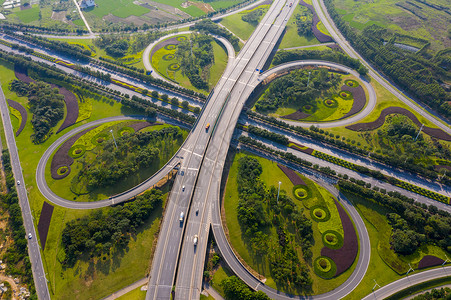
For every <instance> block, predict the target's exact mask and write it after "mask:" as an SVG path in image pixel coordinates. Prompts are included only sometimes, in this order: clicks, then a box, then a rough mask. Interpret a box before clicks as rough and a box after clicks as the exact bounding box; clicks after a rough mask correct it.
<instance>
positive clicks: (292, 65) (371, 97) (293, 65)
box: [253, 60, 377, 127]
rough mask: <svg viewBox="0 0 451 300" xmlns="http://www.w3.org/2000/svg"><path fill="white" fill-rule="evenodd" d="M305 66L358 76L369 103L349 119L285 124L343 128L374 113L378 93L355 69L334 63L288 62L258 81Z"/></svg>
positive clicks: (271, 70) (262, 75) (316, 61)
mask: <svg viewBox="0 0 451 300" xmlns="http://www.w3.org/2000/svg"><path fill="white" fill-rule="evenodd" d="M304 66H325V67H330V68H335V69H339V70H341V71H344V72H346V73H349V74H351V75H354V76H356V77H357V78H359V79H360V82H362V83H363V84H364V85H365V87H366V89H367V91H368V95H367V96H368V101H367V103H366V106H365V108H364V109H363V110H361V111H360V112H359V113H357V114H355V115H354V116H352V117H349V118H347V119H344V120H337V121H331V122H324V123H308V122H302V121H290V120H285V119H283V121H284V122H285V123H288V124H290V125H293V126H302V127H310V126H311V125H315V126H316V127H341V126H345V125H349V124H351V123H354V122H357V121H360V120H362V119H363V118H365V117H366V116H368V115H369V114H370V113H371V112H372V111H373V109H374V107H375V106H376V102H377V98H376V92H375V91H374V89H373V86H372V85H371V84H370V83H369V82H368V81H366V80H365V79H364V78H362V77H360V75H359V73H357V72H356V71H354V70H353V69H351V68H349V67H346V66H343V65H340V64H337V63H332V62H327V61H322V60H302V61H301V60H298V61H293V62H288V63H284V64H281V65H278V66H276V67H274V68H272V69H270V70H268V71H266V72H264V73H263V74H261V76H260V77H259V78H258V79H257V80H258V81H263V80H264V79H265V78H267V77H269V76H270V75H273V74H276V73H279V72H284V71H288V70H294V69H298V68H302V67H304ZM258 83H259V82H255V83H253V84H255V86H257V84H258Z"/></svg>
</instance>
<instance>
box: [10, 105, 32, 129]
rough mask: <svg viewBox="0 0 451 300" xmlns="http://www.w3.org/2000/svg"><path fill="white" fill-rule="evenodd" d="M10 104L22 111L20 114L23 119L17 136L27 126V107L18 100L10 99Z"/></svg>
mask: <svg viewBox="0 0 451 300" xmlns="http://www.w3.org/2000/svg"><path fill="white" fill-rule="evenodd" d="M8 104H9V106H11V107H12V108H14V109H17V110H18V111H19V113H20V116H21V117H22V120H21V121H20V126H19V129H17V131H16V136H19V134H20V133H21V132H22V130H23V129H24V128H25V124H26V123H27V118H28V113H27V110H26V109H25V107H23V106H22V104H20V103H19V102H16V101H14V100H11V99H8Z"/></svg>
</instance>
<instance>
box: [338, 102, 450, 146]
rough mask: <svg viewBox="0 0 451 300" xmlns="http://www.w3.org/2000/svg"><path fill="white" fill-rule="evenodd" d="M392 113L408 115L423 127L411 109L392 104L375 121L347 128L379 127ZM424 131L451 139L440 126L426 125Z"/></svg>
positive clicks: (440, 138)
mask: <svg viewBox="0 0 451 300" xmlns="http://www.w3.org/2000/svg"><path fill="white" fill-rule="evenodd" d="M390 114H401V115H404V116H406V117H408V118H409V119H410V120H412V122H413V123H415V125H417V126H419V127H421V125H422V123H421V122H420V121H419V120H418V118H417V117H416V116H415V115H414V114H413V113H412V112H411V111H410V110H407V109H405V108H403V107H397V106H392V107H387V108H385V109H384V110H382V112H381V114H380V116H379V118H377V120H375V121H373V122H368V123H357V124H353V125H349V126H346V129H349V130H353V131H368V130H374V129H377V128H379V127H381V126H382V125H384V123H385V117H386V116H388V115H390ZM423 132H424V133H426V134H428V135H430V136H432V137H435V138H437V139H439V140H443V141H448V142H449V141H451V135H449V134H448V133H446V132H444V131H443V130H441V129H440V128H431V127H427V126H424V127H423Z"/></svg>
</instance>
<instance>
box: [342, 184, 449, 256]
mask: <svg viewBox="0 0 451 300" xmlns="http://www.w3.org/2000/svg"><path fill="white" fill-rule="evenodd" d="M338 185H339V187H340V189H343V190H346V191H349V192H351V193H354V194H356V195H359V196H360V197H363V198H365V199H367V200H368V201H372V202H375V203H377V204H378V205H381V206H384V207H385V208H388V209H389V210H391V211H392V213H389V214H388V215H387V218H388V220H389V222H390V224H391V225H392V228H393V234H392V237H391V243H392V245H393V249H394V250H395V251H396V252H398V253H400V254H411V253H413V252H415V250H416V249H418V247H419V246H420V245H421V244H422V243H431V244H436V245H438V246H440V247H442V248H443V249H444V250H446V251H448V252H451V214H449V213H448V212H446V211H441V210H438V209H437V207H435V206H433V205H430V206H429V207H427V206H426V205H421V204H419V203H416V202H415V201H414V200H413V199H410V198H408V197H405V196H403V195H401V194H400V193H397V192H389V193H388V195H385V194H382V193H380V192H378V191H375V190H374V189H368V188H366V187H364V186H360V185H358V184H354V183H351V182H349V181H344V180H340V181H339V182H338Z"/></svg>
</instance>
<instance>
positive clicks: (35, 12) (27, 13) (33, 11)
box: [16, 5, 39, 24]
mask: <svg viewBox="0 0 451 300" xmlns="http://www.w3.org/2000/svg"><path fill="white" fill-rule="evenodd" d="M16 16H17V17H18V18H19V20H20V21H21V22H23V23H25V24H26V23H30V22H33V21H37V20H39V5H34V6H33V7H32V8H30V9H25V10H20V11H17V12H16Z"/></svg>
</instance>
